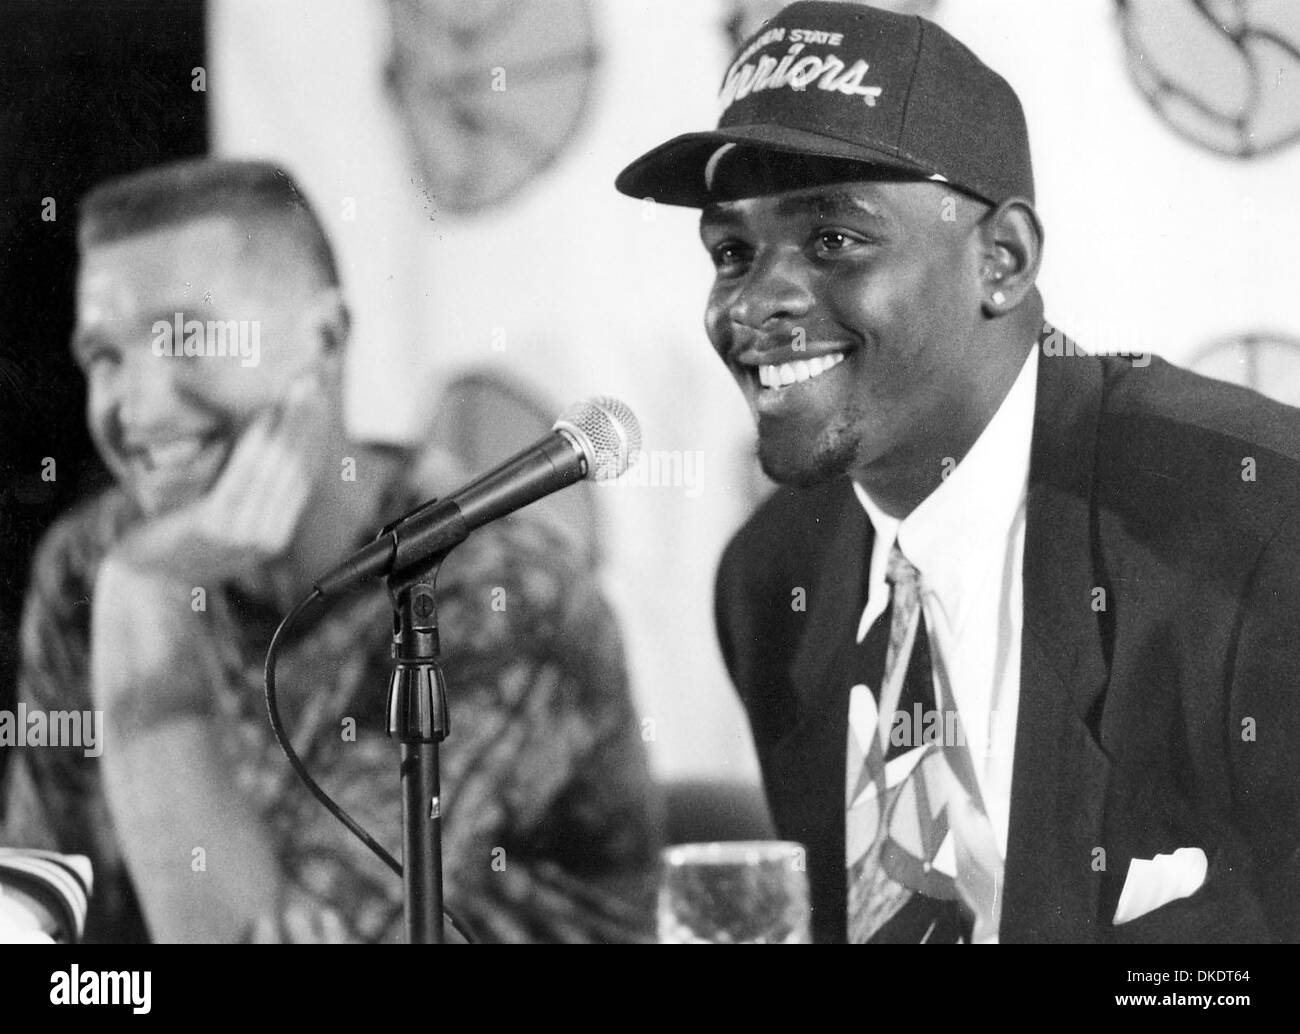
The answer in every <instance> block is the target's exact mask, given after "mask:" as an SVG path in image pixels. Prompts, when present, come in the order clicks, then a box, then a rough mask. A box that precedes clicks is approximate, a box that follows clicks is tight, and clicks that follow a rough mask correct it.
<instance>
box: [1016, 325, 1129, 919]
mask: <svg viewBox="0 0 1300 1034" xmlns="http://www.w3.org/2000/svg"><path fill="white" fill-rule="evenodd" d="M1048 329H1050V328H1046V327H1045V333H1046V332H1047V330H1048ZM1052 333H1056V331H1054V330H1053V331H1052ZM1102 372H1103V371H1102V366H1101V364H1100V362H1098V361H1096V360H1094V359H1088V358H1078V357H1075V356H1073V355H1065V356H1062V355H1056V356H1052V355H1044V354H1041V352H1040V355H1039V366H1038V395H1037V401H1036V405H1035V415H1034V437H1033V445H1032V450H1031V458H1030V471H1029V494H1028V503H1027V515H1026V528H1025V558H1024V615H1025V618H1024V635H1023V641H1022V649H1021V673H1020V704H1019V715H1018V718H1017V723H1016V743H1015V761H1014V764H1013V773H1012V789H1011V817H1010V830H1009V834H1008V838H1007V860H1006V874H1005V897H1004V900H1003V907H1002V924H1001V931H1000V936H1001V939H1002V940H1003V941H1026V940H1030V941H1069V942H1075V941H1092V940H1096V939H1097V938H1098V936H1099V932H1100V931H1099V929H1098V926H1097V919H1098V915H1097V912H1098V893H1099V889H1100V883H1101V877H1102V871H1101V870H1102V869H1104V865H1105V855H1104V852H1101V853H1098V852H1099V849H1100V848H1101V824H1102V804H1103V799H1104V796H1105V790H1106V783H1107V779H1108V776H1109V763H1108V761H1107V759H1106V755H1105V753H1104V752H1103V751H1102V750H1101V748H1100V746H1098V744H1097V742H1096V740H1095V739H1094V737H1093V735H1092V733H1091V731H1090V730H1089V725H1088V716H1089V715H1090V714H1092V713H1093V710H1094V708H1095V706H1096V705H1097V703H1098V698H1099V697H1100V695H1101V694H1102V692H1103V691H1104V689H1105V685H1106V679H1107V676H1108V672H1107V666H1106V659H1105V657H1104V655H1103V650H1102V643H1101V635H1100V626H1099V620H1098V619H1099V614H1098V612H1097V611H1096V610H1094V605H1095V601H1096V603H1097V604H1101V603H1103V602H1104V605H1105V606H1111V605H1112V601H1111V600H1110V599H1108V598H1106V599H1104V600H1103V599H1102V598H1101V597H1099V596H1097V595H1095V592H1094V591H1095V590H1096V589H1098V588H1099V587H1100V588H1103V589H1104V591H1105V592H1106V593H1109V591H1110V590H1109V587H1108V586H1106V585H1105V580H1104V578H1103V577H1102V576H1101V575H1100V574H1099V572H1097V570H1096V569H1095V564H1094V559H1093V548H1092V543H1093V540H1094V525H1093V521H1094V512H1095V508H1094V500H1093V493H1094V477H1095V458H1096V457H1095V452H1096V441H1097V422H1098V419H1099V415H1100V409H1101V395H1102Z"/></svg>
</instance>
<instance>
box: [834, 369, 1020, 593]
mask: <svg viewBox="0 0 1300 1034" xmlns="http://www.w3.org/2000/svg"><path fill="white" fill-rule="evenodd" d="M1037 379H1038V349H1037V348H1031V349H1030V350H1029V355H1028V356H1027V357H1026V358H1025V362H1024V365H1023V366H1022V367H1021V368H1020V373H1019V374H1018V375H1017V376H1016V379H1015V381H1014V382H1013V383H1012V385H1011V390H1010V391H1008V392H1007V395H1006V398H1004V399H1003V400H1002V404H1001V405H1000V406H999V407H998V409H997V412H995V413H994V414H993V418H992V419H991V420H990V421H989V422H988V424H986V425H985V427H984V430H983V431H981V432H980V435H979V437H978V438H976V439H975V443H974V444H973V445H972V446H971V447H970V450H969V451H968V452H967V453H966V455H965V456H964V457H963V458H962V461H961V462H960V463H958V464H957V465H956V466H955V467H954V468H953V469H952V472H951V473H950V474H949V475H948V476H947V477H946V478H945V479H944V480H943V481H941V482H940V483H939V487H938V488H936V489H935V490H934V491H933V492H931V493H930V494H929V495H928V496H926V497H925V499H923V500H922V501H921V504H920V505H919V506H918V507H917V508H916V509H915V510H913V511H912V512H911V513H910V514H908V515H907V517H905V518H904V519H903V520H902V521H899V520H897V519H896V518H893V517H890V516H889V515H888V514H886V513H885V512H884V511H882V510H881V509H880V507H878V506H877V505H876V504H875V502H874V501H873V500H872V499H871V497H870V496H869V495H868V494H867V492H866V490H865V489H864V488H863V487H862V486H861V485H859V484H858V483H857V482H856V481H855V482H854V483H853V489H854V492H855V493H856V494H857V497H858V501H859V502H860V503H861V504H862V507H863V509H864V510H866V512H867V517H868V518H869V519H870V520H871V526H872V528H873V529H874V530H875V533H876V535H877V536H880V537H881V538H883V539H884V542H885V544H886V546H888V545H892V544H893V541H894V539H895V538H897V540H898V545H899V548H900V549H902V551H903V555H904V556H906V557H907V559H908V560H909V561H911V562H912V564H914V565H915V566H916V568H917V569H918V570H919V571H920V572H921V575H922V578H923V580H924V581H925V583H926V584H927V586H928V587H929V588H933V589H939V588H940V583H941V582H942V581H943V580H944V575H945V573H947V572H949V571H952V570H953V569H954V568H955V567H958V566H960V560H959V558H961V557H963V556H969V555H970V553H971V551H972V549H980V548H981V547H983V546H987V545H993V544H996V543H997V542H1000V541H1004V540H1005V539H1006V537H1007V536H1009V535H1010V533H1011V528H1012V525H1013V524H1014V522H1015V520H1016V515H1017V513H1018V512H1019V510H1020V507H1021V506H1022V505H1023V503H1024V498H1025V492H1026V490H1027V486H1028V483H1029V455H1030V446H1031V443H1032V439H1033V430H1034V403H1035V400H1036V396H1037ZM882 553H883V555H884V556H885V557H887V556H888V549H887V548H886V549H883V550H881V551H877V552H876V556H881V554H882ZM873 566H874V565H873Z"/></svg>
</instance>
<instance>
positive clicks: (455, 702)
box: [2, 464, 658, 942]
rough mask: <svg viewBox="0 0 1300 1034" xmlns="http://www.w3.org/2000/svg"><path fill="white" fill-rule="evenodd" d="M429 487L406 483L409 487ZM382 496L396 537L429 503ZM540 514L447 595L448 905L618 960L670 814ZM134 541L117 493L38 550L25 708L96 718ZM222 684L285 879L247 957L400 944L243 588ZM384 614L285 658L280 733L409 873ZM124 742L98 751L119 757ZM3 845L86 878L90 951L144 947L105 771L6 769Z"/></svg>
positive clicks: (213, 612)
mask: <svg viewBox="0 0 1300 1034" xmlns="http://www.w3.org/2000/svg"><path fill="white" fill-rule="evenodd" d="M414 466H415V465H414V464H411V465H410V467H408V469H412V468H413V467H414ZM427 494H428V493H427V492H426V493H424V495H421V494H420V492H419V490H418V489H417V488H415V487H413V486H411V485H408V484H404V483H403V484H395V485H393V486H392V487H391V489H390V491H389V493H388V494H387V498H386V499H385V502H384V508H383V511H382V512H383V513H384V514H385V515H388V516H396V515H397V514H399V513H402V512H405V511H406V510H409V509H411V508H412V507H413V506H414V505H416V504H417V503H419V502H420V501H421V500H422V499H423V498H425V497H427ZM531 514H532V511H531V510H526V511H523V512H521V513H519V514H516V515H514V516H513V517H510V518H506V519H504V520H501V521H498V522H496V523H495V524H492V525H489V526H487V527H484V528H481V529H479V530H478V531H476V532H475V533H474V534H473V535H472V536H471V537H470V538H469V540H468V541H466V542H465V543H463V544H462V545H461V546H459V547H458V548H457V550H456V551H455V552H454V553H453V554H452V556H451V558H450V559H449V560H448V561H447V562H446V563H445V564H444V566H443V569H442V572H441V574H440V576H439V579H438V601H439V608H438V618H439V625H440V632H441V641H442V663H443V670H444V672H445V674H446V678H447V685H448V708H449V712H450V735H449V737H448V739H447V740H446V741H445V742H444V743H443V744H442V751H441V753H442V759H441V762H442V817H443V865H444V879H445V901H446V903H447V906H448V907H449V908H450V909H451V910H452V911H453V912H454V913H455V914H456V916H457V918H458V919H460V920H461V921H462V922H464V923H465V924H466V925H467V926H468V927H469V928H470V930H471V931H472V932H473V934H474V935H475V936H476V937H477V938H478V939H481V940H485V941H626V940H642V939H646V938H648V936H649V934H650V930H651V925H652V915H651V908H652V904H653V901H652V897H653V883H652V880H653V873H654V859H655V852H656V849H657V846H658V842H657V819H658V806H657V802H656V800H655V799H654V795H653V792H652V785H651V781H650V778H649V774H648V767H647V763H646V756H645V750H644V744H643V742H642V738H641V735H640V728H639V724H638V722H637V719H636V716H635V713H634V711H633V707H632V704H631V699H630V695H629V691H628V683H627V678H626V674H625V669H624V662H623V651H622V644H621V642H620V640H619V637H618V632H617V629H616V626H615V623H614V620H613V617H612V614H611V612H610V610H609V609H608V606H607V605H606V603H605V602H604V601H603V599H602V598H601V596H600V595H599V593H598V592H597V590H596V587H595V579H594V574H593V572H591V571H590V570H589V569H588V568H587V567H586V566H585V564H584V563H583V562H582V561H581V560H580V559H579V558H578V556H577V551H576V550H575V549H574V548H573V546H572V544H571V541H570V540H568V539H566V537H565V535H564V534H563V533H562V532H561V531H560V530H559V529H557V528H555V527H554V526H552V525H548V522H547V521H546V520H545V518H544V515H543V516H541V517H534V516H532V515H531ZM140 519H141V518H140V516H139V514H138V512H137V511H136V510H135V508H134V506H133V504H131V503H130V501H129V500H128V499H127V497H126V496H125V495H124V494H123V493H122V492H121V491H120V490H118V489H111V490H109V491H108V492H107V493H105V494H103V495H101V496H99V497H97V498H95V499H93V500H91V501H89V502H88V503H87V504H83V505H82V506H81V507H79V508H78V509H76V510H74V511H73V512H71V513H70V514H68V515H66V516H65V517H64V518H63V519H62V520H60V521H59V522H58V523H57V524H56V525H55V527H54V528H53V529H51V531H50V532H49V534H48V535H47V536H46V539H45V541H44V542H43V543H42V545H41V547H40V549H39V550H38V552H37V556H36V559H35V562H34V566H33V578H32V585H31V588H30V591H29V594H28V599H27V603H26V607H25V612H24V617H23V626H22V642H21V647H20V649H21V659H20V663H21V673H20V676H19V698H20V700H22V701H25V702H26V705H27V707H28V708H29V709H31V708H42V709H45V710H46V711H54V710H70V709H83V710H85V709H91V708H92V707H93V704H92V699H91V692H90V686H89V677H88V669H89V661H90V613H91V607H92V605H93V602H92V599H91V593H92V590H93V586H94V584H95V575H96V572H97V569H98V566H99V563H100V561H101V560H102V558H103V557H104V555H105V553H106V552H107V551H108V549H109V548H110V547H111V546H112V544H113V543H115V542H117V541H118V540H119V539H120V538H121V536H122V535H123V534H124V533H125V532H126V531H127V530H128V529H129V528H130V527H131V526H132V525H133V524H134V523H135V522H137V521H139V520H140ZM206 607H207V609H208V611H209V614H208V616H209V617H210V618H211V621H210V622H205V623H204V625H205V627H211V628H212V632H213V640H214V644H215V646H216V648H217V650H218V651H219V654H220V657H221V666H222V668H223V670H224V678H223V679H222V680H220V684H219V685H218V687H217V700H216V707H215V711H216V715H217V722H216V727H217V728H218V729H219V730H220V732H219V734H218V735H219V740H220V746H221V750H222V752H223V754H224V755H225V756H226V757H227V758H229V759H230V763H231V765H232V770H233V772H234V773H235V777H236V781H237V785H238V786H239V788H240V790H241V791H242V792H243V793H245V794H246V795H248V797H249V798H250V799H251V800H252V801H253V802H255V804H256V807H257V810H258V811H259V812H260V814H261V816H262V818H263V822H264V825H265V828H267V829H268V830H269V831H270V832H271V836H272V838H273V850H274V852H275V854H276V856H277V857H278V859H279V862H280V867H281V872H282V874H283V884H284V897H283V901H282V903H281V907H280V909H279V914H278V915H276V916H267V917H265V918H264V919H263V920H262V921H260V922H259V923H258V924H256V926H255V927H254V928H252V929H249V930H248V931H246V939H248V940H288V941H313V942H315V941H331V942H333V941H342V942H354V941H397V940H401V939H402V936H403V922H402V887H401V880H400V879H399V878H398V877H397V876H396V875H394V874H393V873H392V872H391V870H389V869H388V868H387V867H386V866H385V865H384V864H383V863H382V862H381V861H379V860H378V859H377V858H376V857H375V856H374V855H373V854H372V853H371V852H370V851H369V849H368V848H366V847H365V846H364V845H363V844H361V843H360V842H359V841H358V840H356V839H355V838H354V837H353V836H352V835H351V834H350V833H349V832H348V831H347V830H346V829H345V828H344V827H343V826H342V825H341V824H340V823H339V822H338V821H337V820H336V819H334V818H333V817H332V816H331V815H330V814H329V813H328V812H327V811H326V810H325V809H324V808H323V807H322V806H321V805H320V804H319V803H318V802H317V801H316V800H315V798H313V797H312V796H311V795H310V793H309V792H308V791H307V789H306V788H305V787H304V786H303V785H302V784H301V783H300V782H299V781H298V780H297V777H296V776H295V775H294V774H293V773H292V771H291V770H290V768H289V765H288V762H287V761H286V759H285V758H284V756H283V754H282V753H281V752H280V750H279V748H278V746H277V745H276V743H275V740H274V736H273V734H272V732H271V729H270V725H269V722H268V720H267V716H266V707H265V702H264V695H263V684H262V664H263V661H264V659H265V655H266V649H267V646H268V645H269V643H270V637H271V634H272V632H273V631H274V629H275V627H276V625H277V624H278V622H279V620H280V618H281V616H282V615H281V614H280V613H279V612H278V611H277V609H276V608H275V607H274V606H272V605H270V604H268V603H267V602H265V601H260V600H255V599H251V598H248V597H247V596H245V595H244V594H242V593H240V592H239V591H237V590H236V589H235V588H234V587H233V586H225V587H222V588H221V589H219V590H217V591H215V592H212V593H210V594H209V596H208V598H207V600H206ZM391 639H392V611H391V606H390V602H389V600H388V597H387V595H386V593H385V592H384V591H383V586H382V584H381V583H378V582H376V583H374V585H373V588H372V589H371V590H370V591H368V592H364V593H359V594H354V595H352V596H348V597H345V598H343V599H342V600H341V601H338V602H332V603H331V604H329V606H328V607H327V608H325V609H324V610H323V611H318V614H317V616H316V617H315V619H308V620H307V621H306V622H305V623H304V624H303V625H302V626H300V627H299V629H298V631H297V633H296V634H295V635H294V636H292V637H291V638H290V639H289V640H288V642H287V643H286V644H285V649H284V651H283V652H282V654H281V660H280V665H279V668H278V674H277V680H276V681H277V689H278V695H279V703H280V709H281V713H282V716H283V719H284V723H285V726H286V728H287V729H288V730H289V734H290V737H291V738H292V741H293V743H294V747H295V749H296V750H297V751H298V753H299V754H300V756H301V757H302V759H303V761H304V763H305V764H306V766H307V768H308V769H309V771H311V772H312V774H313V775H314V776H315V777H316V779H317V780H318V781H319V782H320V783H321V784H322V785H323V787H324V788H325V790H326V791H327V792H328V793H329V794H330V795H331V796H332V797H333V798H334V799H335V800H336V801H338V802H339V804H340V805H342V807H343V808H344V809H345V810H346V811H348V812H349V813H350V814H351V815H352V816H353V817H354V818H356V819H357V820H358V821H359V822H360V823H361V825H362V826H364V827H365V828H366V829H367V830H369V831H370V832H371V833H372V834H373V835H374V836H375V837H376V839H378V840H379V842H380V843H381V844H383V845H384V846H385V847H386V848H387V849H388V851H389V852H390V853H391V854H393V855H394V857H398V858H400V853H401V810H400V809H401V801H400V795H399V783H398V745H397V742H396V741H395V740H393V741H390V740H389V739H388V738H387V737H386V736H385V733H384V709H385V695H386V689H387V682H388V674H389V671H390V663H391V662H390V659H389V646H390V643H391ZM111 737H112V729H111V727H110V728H108V729H107V731H106V739H107V744H106V747H105V749H106V750H111V749H112V740H111ZM14 753H15V754H16V755H18V756H16V757H11V758H10V759H9V760H10V762H11V763H10V765H9V766H8V768H9V772H8V775H7V777H6V779H7V782H8V783H9V785H8V786H7V787H6V788H5V790H6V793H5V795H4V799H5V800H6V801H7V804H8V809H7V812H6V814H5V815H4V824H3V827H2V828H3V829H4V836H3V838H2V839H3V840H4V842H6V843H10V844H14V845H16V846H24V847H37V848H47V849H51V850H59V851H66V852H71V853H77V854H85V855H87V856H89V857H90V858H91V860H92V862H93V863H94V870H95V888H96V892H95V896H94V900H93V901H92V904H91V912H90V917H89V920H88V923H87V930H86V940H87V941H92V942H93V941H109V942H123V941H133V940H142V939H146V938H147V936H148V933H147V928H146V926H145V923H144V920H143V917H142V915H141V912H140V908H139V905H138V902H137V900H136V897H135V893H134V890H133V887H132V884H131V879H130V876H129V873H128V872H127V868H126V865H125V861H124V858H123V854H122V850H121V846H120V845H119V843H118V841H117V838H116V836H115V833H114V823H113V815H112V813H111V809H110V807H109V805H108V802H107V800H106V798H105V795H104V790H103V787H102V785H101V770H100V761H101V760H102V759H101V758H99V757H90V758H88V757H85V756H84V752H83V751H82V750H81V749H80V748H77V747H43V748H35V749H34V748H31V747H27V748H21V749H15V750H14Z"/></svg>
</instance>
